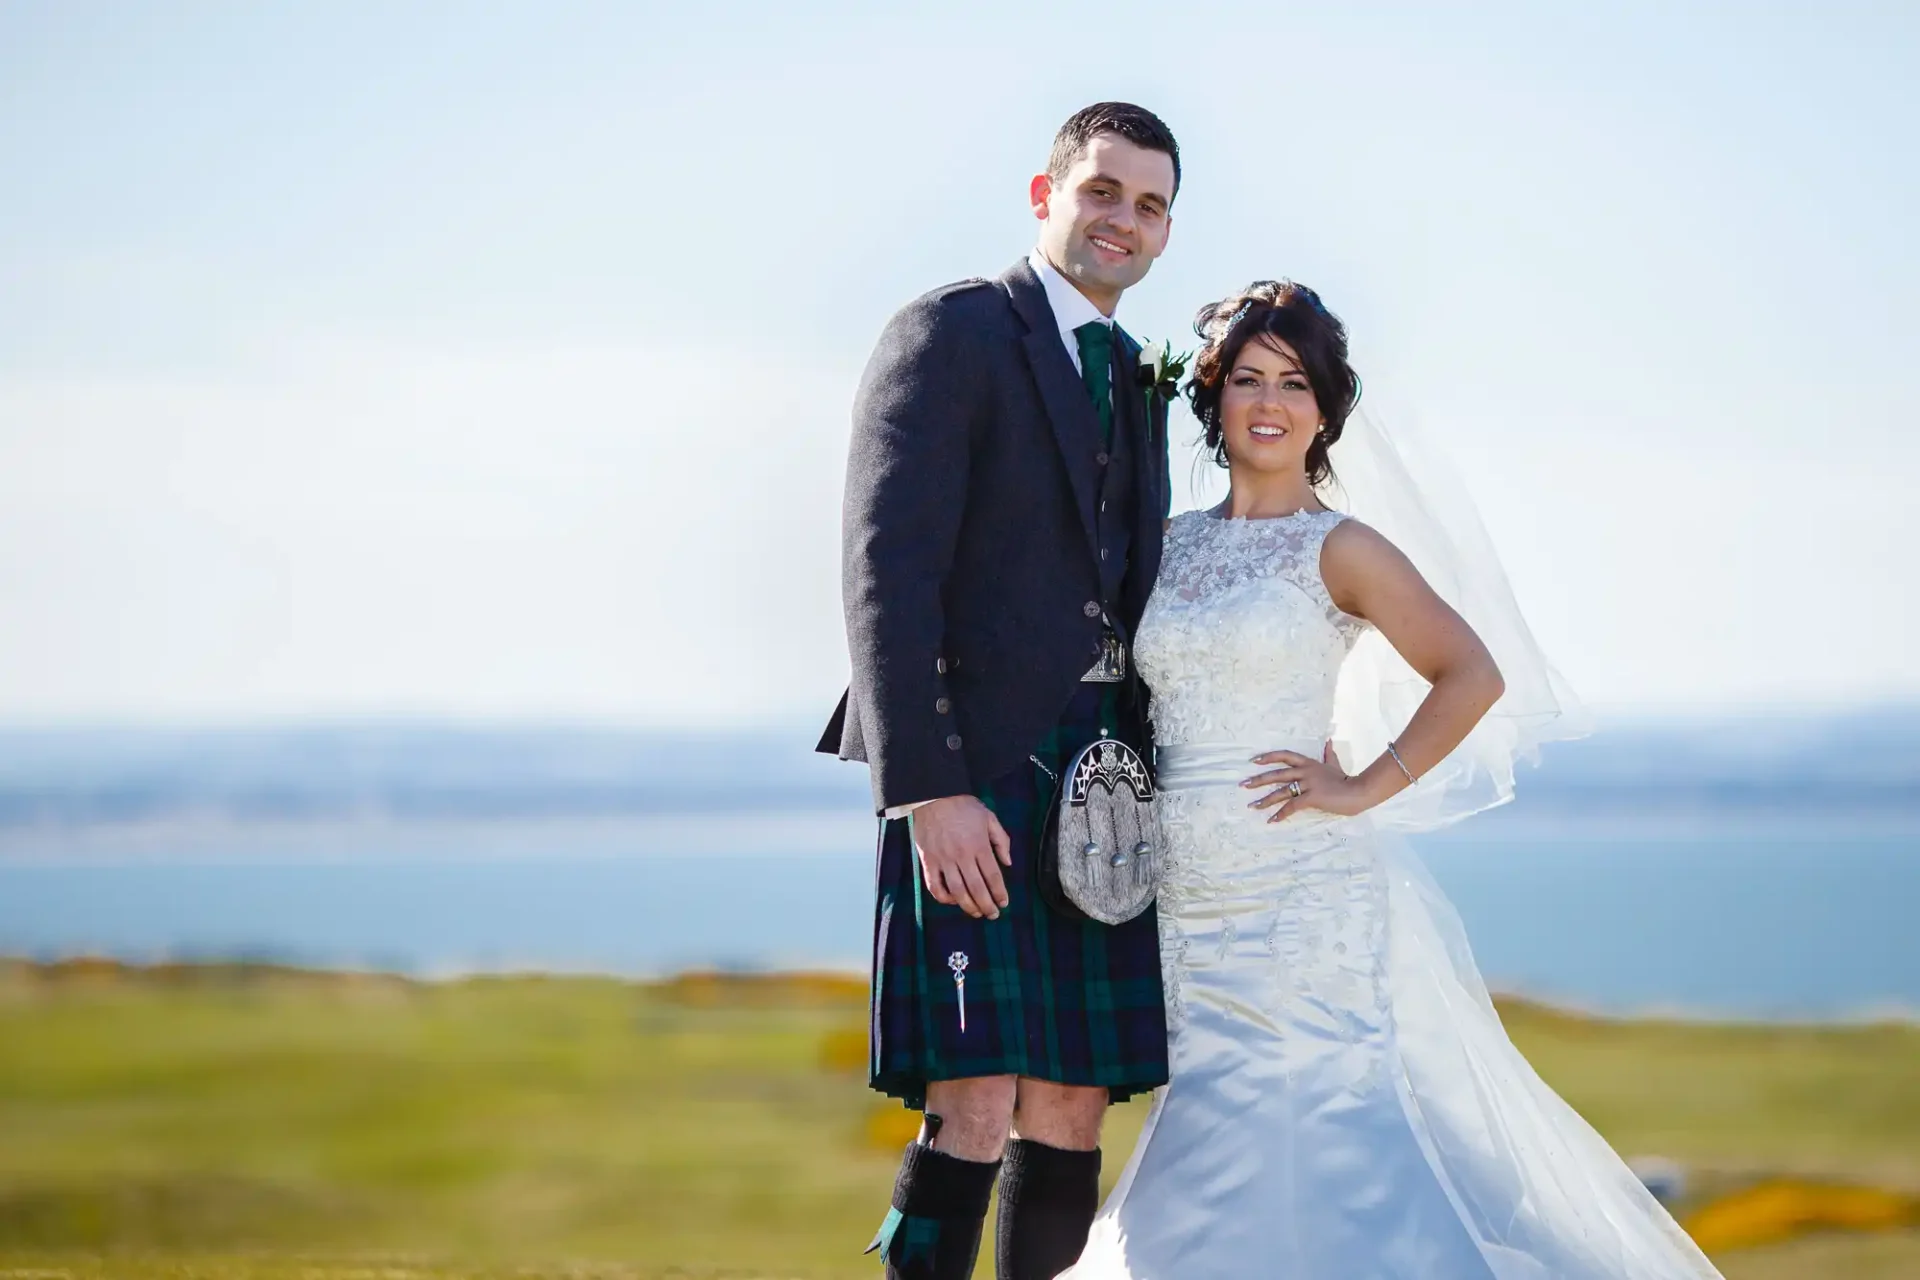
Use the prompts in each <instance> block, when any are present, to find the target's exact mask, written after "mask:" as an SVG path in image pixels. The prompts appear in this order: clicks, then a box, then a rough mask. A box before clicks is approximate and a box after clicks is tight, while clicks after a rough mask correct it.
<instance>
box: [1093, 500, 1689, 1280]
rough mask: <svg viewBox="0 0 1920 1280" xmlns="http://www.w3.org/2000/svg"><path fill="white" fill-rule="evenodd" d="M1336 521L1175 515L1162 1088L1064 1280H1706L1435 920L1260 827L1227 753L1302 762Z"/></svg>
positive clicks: (1345, 834)
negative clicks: (1325, 568)
mask: <svg viewBox="0 0 1920 1280" xmlns="http://www.w3.org/2000/svg"><path fill="white" fill-rule="evenodd" d="M1344 518H1345V517H1344V516H1342V515H1341V514H1340V513H1338V512H1324V513H1302V514H1299V515H1295V516H1289V517H1282V518H1279V519H1273V520H1251V521H1249V520H1229V519H1224V518H1221V517H1219V516H1216V515H1214V514H1212V513H1207V512H1190V513H1188V514H1186V515H1183V516H1181V517H1179V518H1177V519H1176V520H1174V521H1173V524H1172V526H1171V528H1170V529H1169V531H1168V535H1167V543H1166V553H1165V559H1164V562H1163V565H1162V568H1161V571H1160V578H1159V583H1158V586H1157V588H1156V590H1155V593H1154V595H1153V598H1152V601H1151V603H1150V604H1149V606H1148V609H1147V612H1146V616H1145V618H1144V619H1143V620H1142V623H1141V626H1140V632H1139V636H1138V638H1137V644H1136V645H1135V657H1136V659H1137V661H1138V662H1139V664H1140V670H1141V673H1142V674H1143V675H1144V676H1145V677H1146V679H1147V681H1148V683H1149V684H1150V685H1151V687H1152V689H1153V693H1154V703H1153V719H1154V725H1155V731H1156V735H1157V738H1158V742H1159V756H1158V759H1159V773H1160V784H1161V790H1160V803H1161V805H1162V812H1163V814H1164V820H1165V826H1166V839H1167V848H1168V861H1167V866H1166V874H1165V879H1164V881H1163V887H1162V889H1161V892H1160V900H1159V901H1160V906H1159V911H1160V927H1161V949H1162V961H1163V967H1164V972H1165V978H1166V999H1167V1014H1168V1034H1169V1036H1170V1040H1171V1046H1170V1047H1171V1064H1172V1074H1171V1083H1170V1084H1168V1085H1167V1086H1166V1087H1165V1088H1164V1089H1162V1090H1161V1091H1160V1092H1159V1093H1158V1095H1157V1096H1156V1097H1155V1099H1154V1102H1153V1107H1152V1110H1151V1112H1150V1114H1149V1117H1148V1119H1147V1122H1146V1128H1145V1131H1144V1132H1143V1133H1142V1134H1141V1137H1140V1142H1139V1145H1138V1146H1137V1147H1136V1148H1135V1150H1134V1153H1133V1156H1132V1159H1131V1160H1130V1161H1129V1162H1128V1164H1127V1167H1126V1169H1125V1171H1124V1172H1123V1173H1122V1175H1121V1177H1120V1181H1119V1184H1118V1185H1117V1186H1116V1187H1115V1189H1114V1192H1113V1194H1112V1196H1111V1197H1109V1199H1108V1201H1107V1203H1106V1205H1105V1206H1104V1207H1103V1208H1102V1210H1101V1212H1100V1216H1099V1219H1098V1220H1097V1221H1096V1222H1095V1224H1094V1228H1093V1232H1092V1235H1091V1237H1090V1239H1089V1241H1088V1245H1087V1249H1086V1252H1085V1253H1084V1254H1083V1255H1082V1257H1081V1259H1080V1261H1079V1263H1078V1264H1076V1266H1075V1267H1074V1268H1073V1269H1072V1270H1071V1271H1069V1272H1068V1273H1067V1275H1068V1276H1071V1277H1074V1280H1122V1278H1123V1277H1124V1278H1126V1280H1208V1278H1210V1277H1223V1278H1224V1277H1234V1278H1235V1280H1257V1278H1259V1277H1273V1278H1274V1280H1281V1278H1284V1280H1375V1278H1378V1280H1386V1278H1388V1277H1391V1278H1393V1280H1465V1278H1467V1277H1492V1278H1494V1280H1523V1278H1524V1280H1601V1278H1603V1277H1604V1278H1605V1280H1627V1278H1634V1280H1638V1278H1640V1277H1660V1278H1662V1280H1664V1278H1666V1277H1688V1278H1695V1277H1714V1276H1717V1275H1718V1272H1716V1271H1715V1270H1714V1268H1713V1266H1712V1264H1711V1263H1709V1262H1708V1261H1707V1259H1706V1257H1705V1256H1704V1255H1703V1254H1702V1253H1701V1252H1700V1251H1699V1250H1698V1249H1697V1248H1696V1247H1695V1246H1694V1244H1693V1242H1692V1241H1691V1240H1689V1239H1688V1238H1687V1236H1686V1235H1685V1233H1684V1232H1682V1231H1681V1230H1680V1228H1679V1227H1678V1226H1677V1225H1675V1223H1674V1222H1673V1220H1672V1219H1671V1218H1670V1217H1669V1216H1668V1215H1667V1213H1666V1211H1665V1210H1664V1209H1662V1208H1661V1206H1660V1205H1659V1204H1658V1202H1656V1201H1655V1200H1654V1199H1653V1197H1652V1196H1651V1195H1650V1194H1649V1193H1648V1192H1647V1191H1646V1190H1645V1188H1644V1187H1642V1185H1641V1184H1640V1182H1639V1181H1638V1179H1636V1178H1635V1177H1634V1175H1633V1174H1632V1173H1631V1172H1630V1171H1629V1170H1628V1169H1627V1167H1626V1166H1625V1164H1624V1163H1623V1162H1622V1161H1621V1160H1620V1158H1619V1157H1618V1156H1616V1155H1615V1154H1614V1152H1613V1151H1612V1150H1611V1149H1610V1148H1609V1147H1608V1146H1607V1144H1606V1143H1605V1141H1603V1140H1602V1139H1601V1138H1600V1136H1599V1135H1598V1134H1597V1133H1595V1132H1594V1131H1593V1129H1592V1128H1591V1127H1589V1126H1588V1125H1587V1124H1586V1122H1585V1121H1583V1120H1582V1119H1581V1118H1580V1117H1579V1116H1578V1115H1577V1114H1576V1113H1575V1112H1574V1111H1573V1110H1572V1108H1570V1107H1568V1106H1567V1105H1566V1103H1564V1102H1563V1101H1561V1100H1560V1098H1559V1097H1558V1096H1557V1095H1556V1094H1554V1092H1553V1091H1552V1090H1551V1089H1549V1088H1548V1087H1547V1086H1546V1085H1545V1084H1544V1083H1543V1082H1542V1081H1541V1080H1540V1078H1539V1077H1538V1076H1537V1075H1535V1074H1534V1072H1533V1070H1532V1068H1531V1067H1529V1066H1528V1065H1527V1062H1526V1060H1525V1059H1524V1058H1522V1057H1521V1056H1520V1054H1519V1052H1518V1051H1517V1050H1516V1049H1515V1048H1514V1047H1513V1045H1512V1043H1511V1042H1510V1041H1509V1040H1508V1039H1507V1036H1506V1033H1505V1031H1504V1030H1503V1029H1502V1027H1501V1025H1500V1021H1499V1018H1498V1017H1497V1015H1496V1014H1495V1012H1494V1009H1493V1005H1492V1003H1491V1001H1490V1000H1489V998H1488V996H1487V992H1486V988H1485V987H1484V985H1483V984H1482V982H1481V980H1480V977H1479V974H1478V972H1477V970H1476V969H1475V967H1474V963H1473V959H1472V956H1471V954H1470V953H1469V952H1468V950H1467V947H1466V942H1465V937H1464V934H1463V933H1462V931H1461V929H1460V925H1459V922H1458V919H1457V918H1456V917H1455V915H1454V913H1453V911H1452V909H1451V908H1450V907H1449V906H1448V904H1447V902H1446V900H1445V898H1444V897H1443V896H1442V895H1441V894H1440V892H1439V890H1438V889H1437V888H1435V887H1434V886H1433V884H1432V883H1431V882H1430V881H1429V880H1428V879H1427V877H1426V875H1425V873H1424V872H1423V870H1422V869H1421V868H1420V865H1419V863H1418V861H1417V859H1416V858H1415V857H1414V855H1413V854H1412V851H1411V849H1410V848H1409V847H1408V846H1407V845H1406V843H1405V841H1404V840H1403V839H1401V838H1400V837H1398V836H1394V835H1390V834H1385V833H1383V832H1381V831H1378V830H1376V829H1375V824H1373V823H1371V822H1370V821H1369V820H1368V819H1367V818H1366V817H1364V816H1363V817H1361V818H1351V819H1346V818H1335V817H1331V816H1329V815H1325V814H1321V813H1318V812H1314V811H1308V812H1304V813H1301V814H1299V815H1297V816H1293V817H1289V818H1287V819H1286V820H1284V821H1283V822H1280V823H1277V824H1268V822H1267V811H1256V810H1252V809H1249V808H1248V807H1247V805H1248V802H1249V801H1250V800H1251V799H1253V798H1254V793H1249V792H1248V791H1246V790H1243V789H1242V788H1241V787H1240V786H1239V783H1240V782H1241V780H1242V779H1244V778H1246V777H1248V776H1250V775H1251V774H1253V773H1255V772H1258V767H1257V766H1254V765H1253V764H1252V763H1251V757H1253V756H1254V755H1256V754H1259V753H1261V752H1265V751H1273V750H1277V749H1282V748H1286V749H1291V750H1294V751H1298V752H1301V753H1302V754H1305V755H1308V756H1311V757H1313V758H1315V759H1318V758H1320V755H1321V752H1322V749H1323V748H1324V745H1325V743H1326V741H1327V740H1328V737H1329V730H1330V724H1331V721H1332V716H1333V708H1334V694H1335V686H1336V682H1337V680H1338V677H1339V673H1340V669H1341V666H1342V663H1343V662H1344V661H1345V659H1346V658H1347V655H1348V653H1349V652H1350V651H1351V650H1352V648H1353V646H1354V644H1355V642H1356V641H1357V640H1359V639H1360V638H1361V637H1362V635H1363V634H1364V633H1365V632H1366V630H1367V624H1366V623H1364V622H1362V621H1360V620H1359V619H1357V618H1353V617H1350V616H1348V615H1346V614H1343V613H1341V612H1340V611H1339V609H1337V608H1336V607H1335V606H1334V604H1333V602H1332V600H1331V598H1330V597H1329V595H1328V593H1327V589H1326V586H1325V585H1324V583H1323V582H1322V581H1321V577H1320V549H1321V545H1322V543H1323V542H1324V541H1325V539H1326V536H1327V534H1328V533H1329V532H1330V531H1331V530H1332V529H1333V528H1334V526H1336V525H1337V524H1339V522H1340V521H1341V520H1342V519H1344Z"/></svg>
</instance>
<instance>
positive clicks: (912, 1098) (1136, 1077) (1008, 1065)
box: [869, 684, 1167, 1110]
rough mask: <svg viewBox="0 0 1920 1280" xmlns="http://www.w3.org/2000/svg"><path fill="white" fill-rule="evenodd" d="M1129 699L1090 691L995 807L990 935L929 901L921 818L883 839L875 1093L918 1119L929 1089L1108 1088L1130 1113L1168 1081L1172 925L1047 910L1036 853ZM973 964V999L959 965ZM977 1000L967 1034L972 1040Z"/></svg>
mask: <svg viewBox="0 0 1920 1280" xmlns="http://www.w3.org/2000/svg"><path fill="white" fill-rule="evenodd" d="M1118 696H1119V686H1117V685H1111V684H1082V685H1081V686H1080V687H1079V689H1078V690H1077V691H1076V692H1075V694H1074V697H1073V701H1072V702H1071V703H1070V704H1069V706H1068V708H1067V710H1066V713H1065V714H1064V715H1063V716H1062V717H1061V720H1060V723H1059V725H1057V726H1056V727H1055V728H1054V729H1053V730H1051V731H1050V732H1049V733H1048V734H1047V735H1046V738H1045V740H1044V741H1042V742H1041V743H1040V744H1038V746H1037V748H1036V749H1035V751H1034V753H1033V754H1034V755H1035V756H1037V757H1038V758H1040V759H1041V760H1044V761H1045V762H1046V764H1047V768H1049V769H1051V770H1052V771H1053V776H1052V777H1049V776H1048V775H1047V774H1046V773H1045V772H1043V771H1042V770H1041V769H1039V768H1038V767H1037V766H1035V765H1034V764H1033V763H1032V762H1031V761H1029V762H1027V763H1024V764H1022V765H1021V766H1020V767H1018V768H1016V769H1013V770H1011V771H1009V772H1008V773H1006V774H1004V775H1002V776H1001V777H999V778H996V779H994V780H993V781H992V782H991V783H990V784H988V785H987V786H986V787H985V788H983V789H982V790H981V792H980V798H981V800H983V801H984V802H985V803H986V805H987V807H988V808H990V809H992V810H993V812H994V814H995V816H996V817H998V818H999V819H1000V823H1001V825H1002V826H1004V827H1005V828H1006V829H1007V835H1008V837H1009V840H1010V841H1011V844H1012V857H1013V865H1012V866H1011V867H1003V868H1002V869H1001V870H1002V874H1003V875H1004V876H1005V878H1006V882H1007V897H1008V899H1009V901H1008V904H1007V906H1006V907H1005V908H1003V909H1002V910H1001V912H1000V918H999V919H998V920H975V919H973V918H972V917H970V916H968V915H967V914H966V912H964V911H962V910H961V909H960V908H959V907H954V906H948V905H946V904H944V903H941V902H937V901H935V900H934V898H933V896H932V895H931V894H928V893H926V892H925V891H924V889H923V887H922V884H921V878H920V860H919V858H918V857H917V856H916V855H915V853H914V849H913V837H912V834H911V830H910V820H909V819H894V820H892V821H886V820H883V821H882V822H881V827H880V851H879V859H878V864H879V865H878V871H877V879H878V893H877V895H876V902H875V909H874V935H873V986H872V1017H873V1021H872V1027H871V1045H870V1048H871V1062H870V1073H869V1081H870V1083H871V1085H872V1087H873V1088H874V1089H876V1090H878V1091H879V1092H881V1093H886V1094H890V1095H892V1096H893V1097H896V1098H899V1099H900V1100H901V1101H903V1102H904V1103H905V1104H906V1105H907V1106H908V1107H910V1108H912V1109H914V1110H923V1109H925V1106H926V1088H927V1082H928V1081H929V1080H959V1079H966V1078H969V1077H973V1076H994V1075H1019V1076H1029V1077H1033V1078H1035V1079H1040V1080H1051V1081H1054V1082H1056V1083H1060V1084H1072V1085H1105V1086H1106V1087H1107V1089H1108V1091H1109V1093H1110V1095H1111V1097H1112V1100H1113V1101H1115V1102H1120V1101H1123V1100H1125V1099H1126V1098H1129V1097H1131V1096H1133V1095H1134V1094H1136V1093H1142V1092H1145V1091H1147V1090H1150V1089H1153V1088H1155V1087H1156V1086H1158V1085H1162V1084H1165V1083H1166V1081H1167V1027H1166V1010H1165V1006H1164V1003H1163V997H1162V994H1161V987H1160V938H1159V923H1158V920H1157V918H1156V916H1155V914H1154V910H1153V908H1151V907H1149V908H1148V909H1147V910H1146V911H1145V912H1143V913H1141V914H1140V915H1138V916H1136V917H1134V918H1133V919H1132V920H1129V921H1127V922H1126V923H1125V924H1121V925H1105V924H1101V923H1099V922H1098V921H1094V920H1070V919H1068V918H1066V917H1065V916H1062V915H1060V914H1059V913H1058V912H1056V911H1054V910H1053V909H1052V908H1050V907H1049V906H1047V904H1046V902H1045V901H1044V900H1043V899H1042V898H1041V896H1040V888H1039V882H1038V879H1037V874H1036V872H1037V868H1036V859H1035V853H1036V851H1037V849H1038V848H1039V844H1040V841H1041V839H1042V837H1043V835H1044V833H1045V830H1046V826H1047V818H1048V808H1049V806H1050V805H1051V804H1052V803H1053V802H1054V794H1055V786H1054V777H1058V776H1061V775H1062V774H1064V773H1065V772H1066V764H1067V762H1068V761H1070V760H1071V759H1072V758H1073V755H1074V753H1075V752H1077V751H1078V750H1079V749H1080V748H1082V747H1084V746H1085V745H1086V744H1087V743H1089V742H1091V741H1093V740H1094V739H1096V738H1098V737H1100V736H1101V735H1100V731H1101V730H1102V729H1103V728H1104V729H1106V730H1107V731H1108V733H1109V734H1111V735H1113V736H1116V737H1117V736H1119V725H1120V721H1119V716H1118V707H1117V703H1118ZM956 955H964V956H965V957H966V958H967V962H966V967H965V970H964V972H965V976H966V985H965V991H964V994H963V993H962V991H961V990H960V986H959V984H958V983H956V982H955V979H954V971H953V969H952V968H951V967H950V966H949V964H948V960H949V957H953V956H956ZM963 1001H964V1004H965V1014H966V1029H965V1030H964V1031H963V1030H961V1026H960V1023H961V1005H962V1002H963Z"/></svg>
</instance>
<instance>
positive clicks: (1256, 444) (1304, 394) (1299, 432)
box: [1220, 334, 1321, 472]
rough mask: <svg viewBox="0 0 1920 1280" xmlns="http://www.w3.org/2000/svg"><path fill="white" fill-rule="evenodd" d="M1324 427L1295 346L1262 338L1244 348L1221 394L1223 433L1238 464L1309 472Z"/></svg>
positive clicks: (1234, 460)
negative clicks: (1313, 446)
mask: <svg viewBox="0 0 1920 1280" xmlns="http://www.w3.org/2000/svg"><path fill="white" fill-rule="evenodd" d="M1320 422H1321V418H1320V402H1319V401H1318V400H1317V399H1315V398H1314V394H1313V385H1312V384H1311V383H1310V382H1308V381H1307V375H1306V373H1305V372H1304V371H1303V370H1302V369H1301V367H1300V357H1299V356H1298V355H1296V354H1294V350H1293V347H1292V346H1290V345H1289V344H1288V343H1287V342H1285V341H1284V340H1283V339H1280V338H1274V337H1269V336H1267V335H1264V334H1263V335H1261V336H1259V337H1257V338H1255V339H1253V340H1252V341H1251V342H1249V343H1247V344H1246V345H1245V346H1243V347H1241V348H1240V354H1239V356H1238V357H1236V358H1235V360H1234V362H1233V367H1232V368H1231V369H1229V370H1227V378H1226V385H1225V386H1224V387H1222V388H1221V389H1220V428H1221V431H1222V432H1223V433H1224V434H1225V437H1226V444H1227V457H1228V458H1229V459H1230V460H1231V461H1232V462H1233V463H1234V464H1235V465H1237V466H1243V467H1249V468H1251V469H1253V470H1255V471H1268V472H1273V471H1289V470H1291V471H1300V472H1305V470H1306V465H1307V448H1308V446H1309V445H1311V444H1312V443H1313V438H1314V435H1315V434H1316V433H1317V432H1318V431H1319V430H1320Z"/></svg>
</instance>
